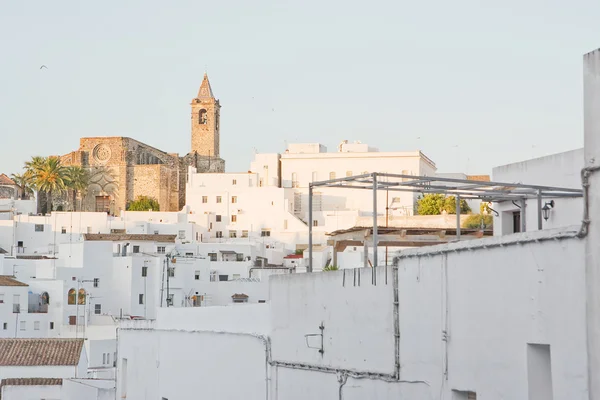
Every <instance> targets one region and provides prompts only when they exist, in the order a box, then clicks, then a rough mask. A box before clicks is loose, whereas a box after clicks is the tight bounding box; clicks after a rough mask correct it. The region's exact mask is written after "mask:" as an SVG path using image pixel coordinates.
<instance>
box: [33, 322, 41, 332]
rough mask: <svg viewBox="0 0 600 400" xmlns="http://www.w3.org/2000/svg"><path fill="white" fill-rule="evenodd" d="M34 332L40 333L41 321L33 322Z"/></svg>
mask: <svg viewBox="0 0 600 400" xmlns="http://www.w3.org/2000/svg"><path fill="white" fill-rule="evenodd" d="M33 330H34V331H39V330H40V321H34V322H33Z"/></svg>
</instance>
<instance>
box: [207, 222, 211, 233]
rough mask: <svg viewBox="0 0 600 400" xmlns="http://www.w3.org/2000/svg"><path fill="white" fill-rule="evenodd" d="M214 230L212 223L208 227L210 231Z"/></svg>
mask: <svg viewBox="0 0 600 400" xmlns="http://www.w3.org/2000/svg"><path fill="white" fill-rule="evenodd" d="M211 229H212V222H211V223H210V224H209V225H208V230H209V231H210V230H211Z"/></svg>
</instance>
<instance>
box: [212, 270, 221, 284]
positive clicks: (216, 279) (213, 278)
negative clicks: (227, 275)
mask: <svg viewBox="0 0 600 400" xmlns="http://www.w3.org/2000/svg"><path fill="white" fill-rule="evenodd" d="M218 278H219V276H218V275H217V271H210V281H211V282H216V281H218V280H219V279H218Z"/></svg>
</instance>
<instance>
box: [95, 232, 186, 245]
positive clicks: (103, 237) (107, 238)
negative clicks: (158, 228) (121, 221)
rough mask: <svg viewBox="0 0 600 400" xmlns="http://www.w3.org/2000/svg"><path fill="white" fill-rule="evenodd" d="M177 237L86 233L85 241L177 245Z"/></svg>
mask: <svg viewBox="0 0 600 400" xmlns="http://www.w3.org/2000/svg"><path fill="white" fill-rule="evenodd" d="M176 238H177V235H154V234H131V235H130V234H125V233H86V234H84V235H83V240H87V241H103V242H125V241H131V242H135V241H137V242H140V241H143V242H161V243H175V239H176Z"/></svg>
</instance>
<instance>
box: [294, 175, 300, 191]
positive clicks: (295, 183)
mask: <svg viewBox="0 0 600 400" xmlns="http://www.w3.org/2000/svg"><path fill="white" fill-rule="evenodd" d="M299 186H300V184H299V183H298V174H297V173H295V172H292V187H293V188H297V187H299Z"/></svg>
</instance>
